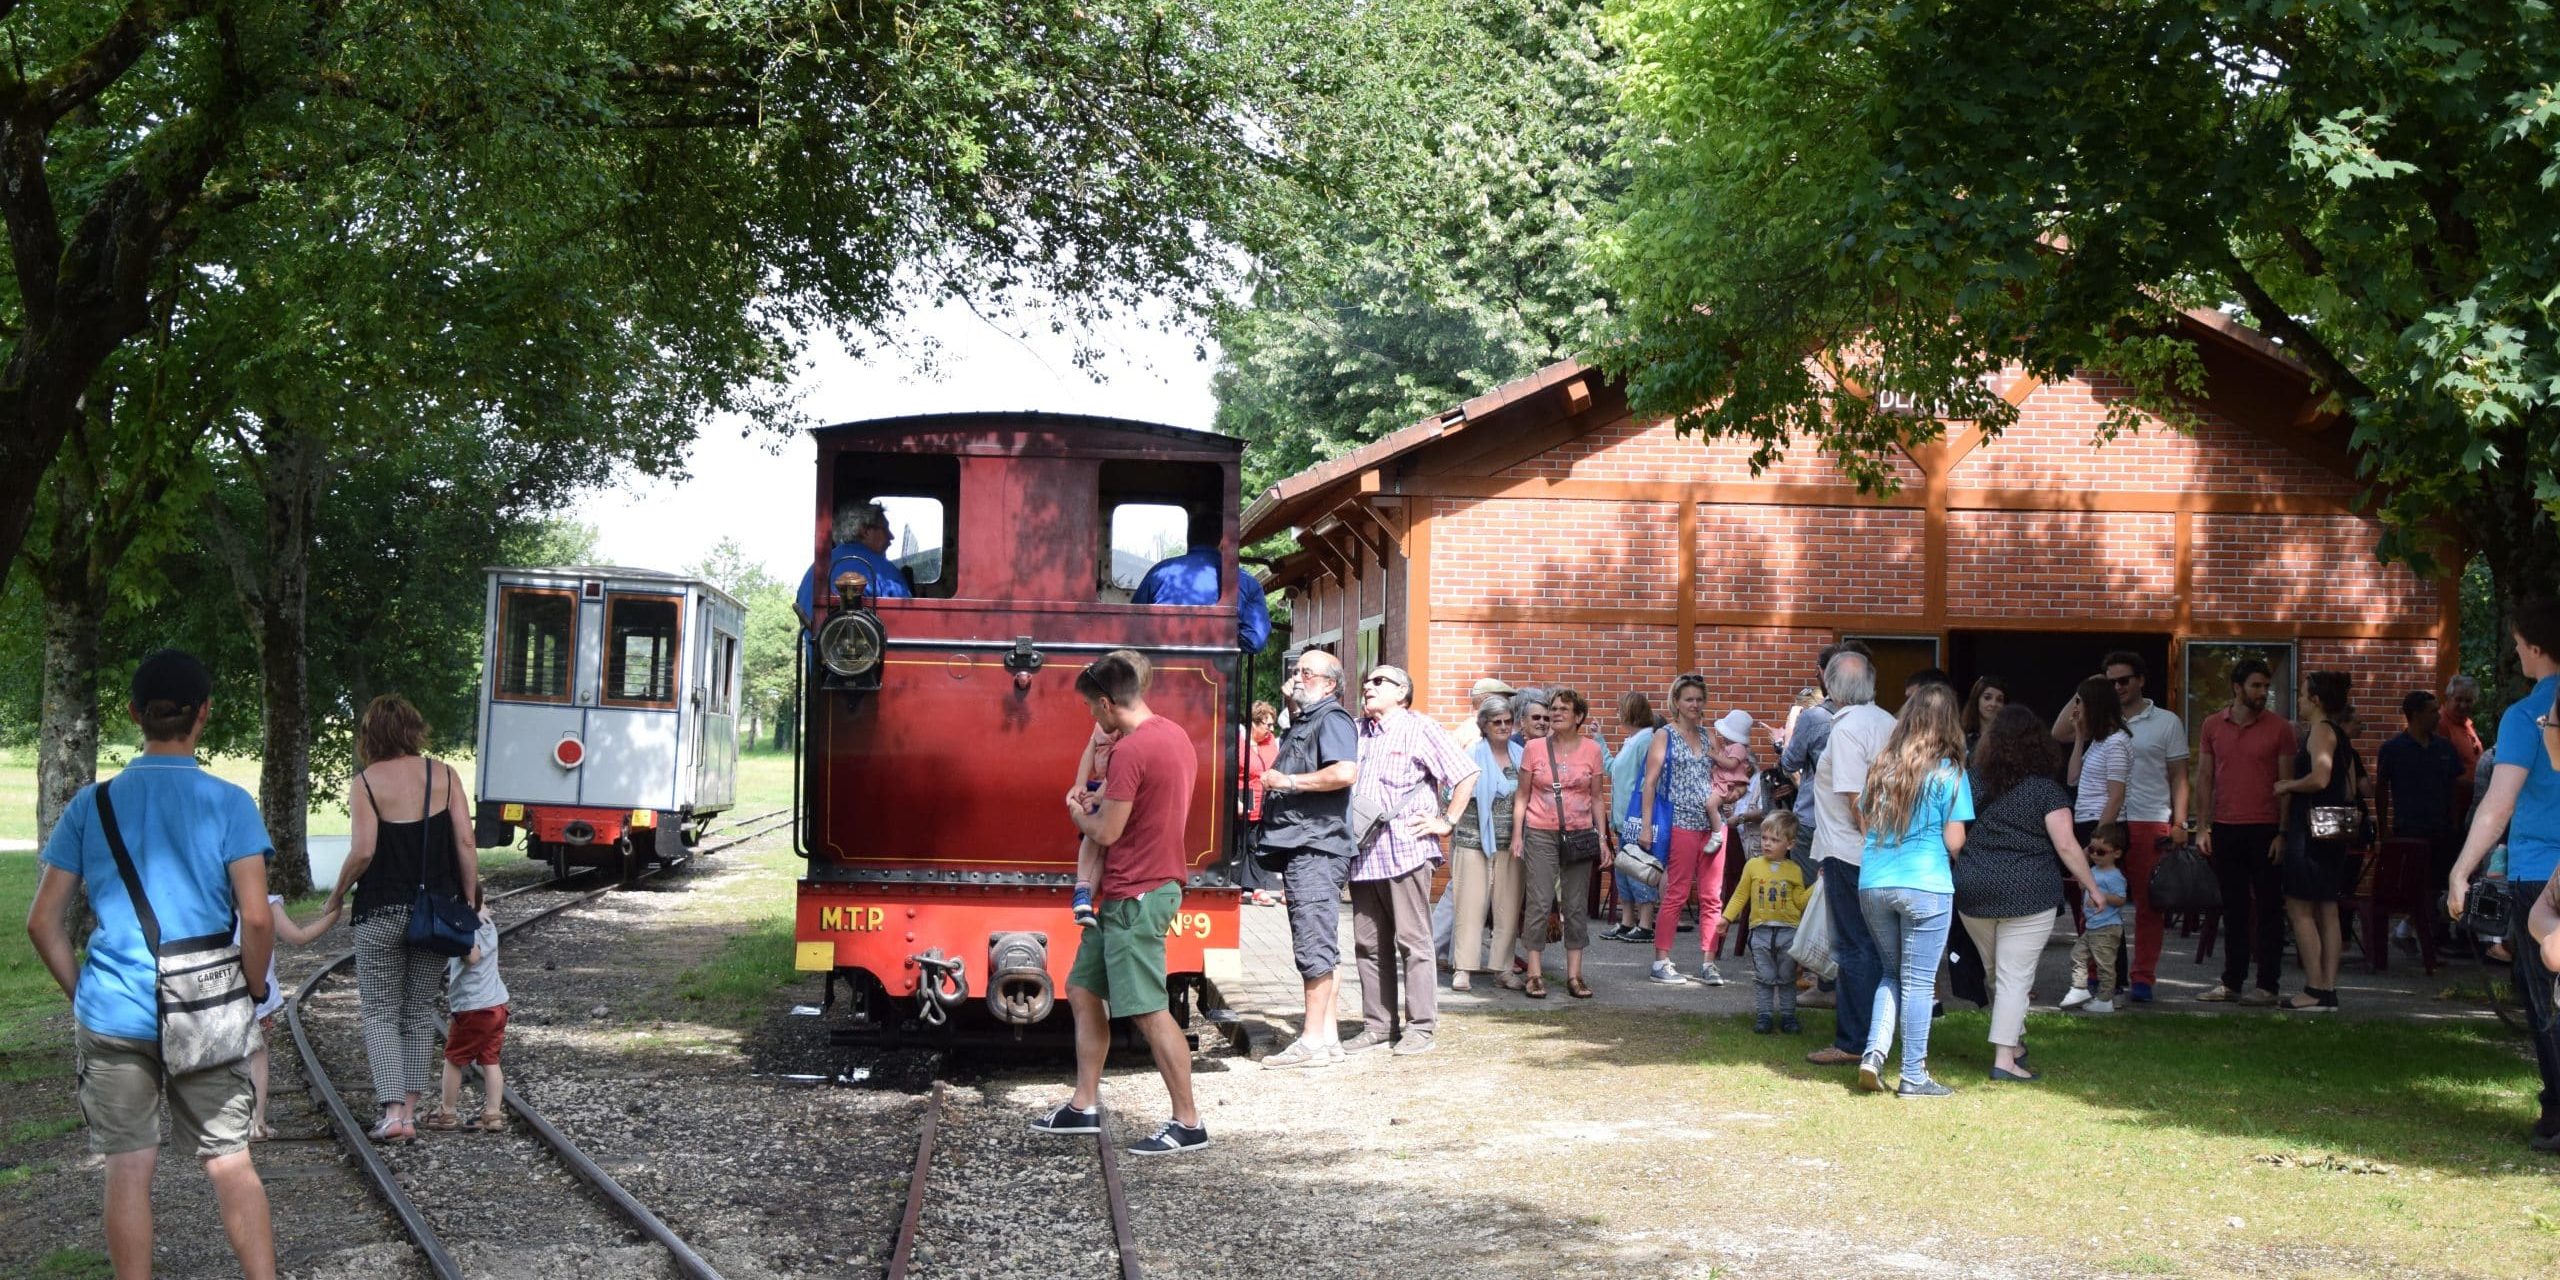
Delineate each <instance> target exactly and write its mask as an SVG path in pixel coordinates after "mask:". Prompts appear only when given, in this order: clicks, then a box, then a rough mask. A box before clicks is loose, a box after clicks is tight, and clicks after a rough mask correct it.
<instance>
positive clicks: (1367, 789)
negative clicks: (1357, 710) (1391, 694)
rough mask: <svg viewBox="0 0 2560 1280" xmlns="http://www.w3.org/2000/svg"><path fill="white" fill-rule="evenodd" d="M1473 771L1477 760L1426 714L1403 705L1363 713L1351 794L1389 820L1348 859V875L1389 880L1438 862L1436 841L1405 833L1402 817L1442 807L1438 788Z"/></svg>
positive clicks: (1434, 811)
mask: <svg viewBox="0 0 2560 1280" xmlns="http://www.w3.org/2000/svg"><path fill="white" fill-rule="evenodd" d="M1474 776H1476V766H1475V762H1474V761H1473V760H1470V759H1468V758H1467V756H1466V753H1465V752H1462V751H1460V750H1458V744H1457V743H1456V742H1455V741H1453V740H1451V739H1450V737H1449V732H1448V730H1446V729H1443V728H1441V727H1440V726H1439V725H1437V724H1435V723H1433V722H1432V721H1431V720H1430V719H1429V718H1428V717H1426V716H1423V715H1421V714H1419V713H1417V712H1415V711H1413V710H1412V709H1410V708H1407V707H1398V708H1396V709H1395V710H1393V711H1389V712H1388V713H1387V714H1386V715H1384V716H1382V717H1380V718H1378V719H1375V720H1371V719H1367V718H1365V717H1364V718H1363V719H1362V720H1361V721H1360V780H1359V781H1358V782H1355V783H1353V784H1352V787H1353V794H1354V795H1356V796H1361V797H1365V798H1364V799H1363V800H1362V803H1363V804H1364V805H1365V804H1368V803H1372V802H1374V803H1376V804H1377V805H1378V808H1379V809H1380V810H1381V811H1382V812H1384V813H1385V814H1386V815H1387V820H1386V821H1385V822H1383V823H1380V824H1379V826H1378V834H1377V835H1375V836H1372V837H1371V838H1370V839H1369V842H1368V843H1367V844H1365V845H1362V846H1361V848H1360V852H1359V854H1358V856H1356V857H1354V858H1353V859H1352V860H1351V878H1352V879H1354V880H1393V879H1395V878H1396V877H1398V876H1401V875H1404V874H1405V873H1407V872H1409V871H1412V870H1414V869H1415V868H1417V867H1426V866H1429V865H1431V864H1432V863H1435V862H1438V861H1440V860H1441V855H1440V841H1439V840H1438V839H1437V838H1435V837H1432V836H1427V835H1424V836H1417V835H1412V834H1410V833H1408V832H1407V831H1406V830H1405V820H1406V819H1408V818H1413V817H1427V816H1430V815H1433V814H1437V813H1439V812H1441V801H1440V796H1441V793H1442V792H1445V791H1447V790H1449V789H1450V788H1452V787H1455V786H1457V785H1458V784H1459V783H1461V782H1465V781H1466V780H1467V779H1469V778H1472V777H1474Z"/></svg>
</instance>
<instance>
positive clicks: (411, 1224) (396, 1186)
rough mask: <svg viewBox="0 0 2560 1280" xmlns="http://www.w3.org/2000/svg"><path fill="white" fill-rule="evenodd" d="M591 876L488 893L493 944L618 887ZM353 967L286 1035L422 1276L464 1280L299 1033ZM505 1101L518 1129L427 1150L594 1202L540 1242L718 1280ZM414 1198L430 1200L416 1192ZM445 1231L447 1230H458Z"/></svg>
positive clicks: (778, 819) (288, 1011)
mask: <svg viewBox="0 0 2560 1280" xmlns="http://www.w3.org/2000/svg"><path fill="white" fill-rule="evenodd" d="M790 815H791V811H790V810H788V809H777V810H773V811H771V812H768V813H761V814H755V815H752V816H749V817H744V818H738V819H733V820H731V821H728V822H725V823H723V824H721V825H720V826H719V827H716V828H714V829H712V830H710V831H707V832H705V833H704V834H705V837H706V840H705V843H703V844H701V845H698V846H696V847H694V848H693V849H692V850H691V851H689V852H688V853H687V855H686V856H685V857H684V858H681V859H678V860H676V861H673V862H669V863H666V864H664V865H662V866H660V867H658V868H656V869H655V870H653V871H651V872H649V873H648V874H646V875H643V876H641V877H639V879H638V880H635V881H633V882H632V883H635V884H636V883H640V882H641V881H646V880H650V879H654V878H656V877H658V876H661V875H665V874H667V873H668V872H671V871H674V870H675V869H677V868H679V867H682V866H685V865H688V864H689V863H691V862H692V861H693V860H694V859H695V858H699V857H703V856H705V855H707V854H712V853H717V852H720V851H721V850H723V849H729V848H734V847H736V846H738V845H740V844H743V843H745V842H746V841H748V840H752V839H754V838H755V837H757V836H760V835H763V834H765V833H766V832H768V831H772V830H775V829H777V828H779V827H781V826H783V825H785V824H786V823H788V822H789V821H790ZM596 874H597V873H595V872H592V871H581V872H577V873H573V874H572V875H569V876H566V877H558V878H554V879H550V880H545V881H541V882H539V883H536V884H529V885H523V886H520V887H518V888H515V889H510V890H507V891H506V892H504V893H496V894H491V895H490V897H489V901H490V902H491V903H492V904H493V905H494V904H497V903H499V902H501V901H504V902H507V903H508V904H509V905H508V906H507V907H506V908H505V909H504V910H502V911H500V912H499V930H498V932H499V936H501V937H506V936H509V935H512V934H514V933H516V932H517V931H518V930H521V929H524V928H527V927H529V926H531V925H534V924H537V923H540V922H541V921H543V920H547V919H550V918H551V917H553V916H555V915H558V914H560V913H561V912H563V911H566V910H568V909H570V908H571V907H575V906H579V905H581V904H584V903H587V902H592V901H594V900H595V899H597V898H599V897H602V896H604V895H605V894H607V893H610V892H612V891H613V889H614V888H616V887H617V885H615V884H611V883H607V884H603V885H601V886H600V887H595V888H587V887H584V886H583V885H580V884H578V883H577V882H579V881H582V880H587V879H589V878H590V877H593V876H595V875H596ZM354 959H355V955H354V953H353V952H348V953H346V954H344V955H340V956H338V957H336V958H335V959H333V960H331V961H329V962H328V963H327V964H325V965H323V966H321V967H320V969H319V970H318V971H317V972H315V973H313V974H312V975H311V976H310V978H308V979H306V980H305V981H304V982H303V984H302V987H301V989H300V990H299V991H297V992H295V993H294V997H293V999H291V1000H289V1001H287V1002H286V1003H285V1021H286V1025H287V1026H288V1027H289V1028H290V1030H291V1031H292V1034H293V1045H294V1051H295V1052H296V1053H297V1054H299V1055H300V1056H301V1059H302V1062H303V1070H304V1073H305V1076H306V1078H307V1079H308V1081H309V1083H310V1087H311V1090H312V1092H313V1093H314V1094H316V1095H317V1096H318V1097H319V1099H320V1103H321V1106H322V1107H323V1108H324V1109H325V1110H327V1111H328V1113H329V1116H330V1120H331V1127H332V1128H334V1129H335V1130H336V1132H337V1135H338V1140H339V1142H340V1144H341V1145H343V1146H345V1147H346V1148H347V1150H348V1151H349V1153H350V1154H352V1155H353V1156H354V1157H355V1161H356V1165H357V1167H358V1168H360V1169H362V1170H363V1171H364V1174H365V1177H366V1179H367V1180H368V1181H369V1182H371V1183H372V1184H373V1189H374V1193H375V1194H376V1195H377V1196H378V1197H380V1198H381V1199H382V1201H383V1202H384V1204H385V1205H386V1206H387V1207H388V1208H389V1209H390V1210H391V1213H392V1216H393V1217H395V1218H397V1219H398V1220H399V1222H400V1227H401V1230H402V1231H404V1232H405V1233H407V1235H408V1236H409V1238H410V1240H411V1242H412V1243H414V1244H415V1245H416V1246H417V1248H418V1251H419V1253H420V1255H421V1256H422V1257H423V1259H424V1260H425V1262H426V1264H427V1267H428V1269H429V1270H430V1271H431V1272H432V1273H433V1274H434V1275H435V1276H436V1277H437V1278H438V1280H465V1277H467V1276H468V1275H470V1274H471V1272H470V1271H469V1270H467V1269H466V1268H465V1266H464V1264H463V1262H462V1261H461V1260H460V1259H459V1258H457V1256H456V1254H455V1251H454V1249H453V1248H452V1247H450V1246H449V1245H448V1244H447V1242H446V1239H445V1236H444V1234H443V1233H440V1232H439V1231H438V1230H437V1225H436V1224H435V1223H434V1222H433V1221H431V1220H430V1214H429V1212H428V1211H427V1210H426V1209H425V1208H422V1207H421V1205H420V1204H419V1197H418V1196H414V1195H412V1194H411V1190H410V1187H409V1185H408V1184H405V1183H404V1181H403V1178H402V1172H403V1171H402V1170H400V1169H397V1168H395V1167H394V1162H393V1160H392V1158H391V1157H390V1156H389V1155H388V1154H386V1152H385V1151H383V1150H382V1149H380V1148H377V1147H376V1146H375V1145H374V1144H373V1143H372V1142H371V1141H369V1140H368V1139H367V1138H366V1137H365V1132H366V1127H365V1126H364V1125H363V1124H362V1123H361V1122H360V1121H359V1120H358V1118H357V1116H356V1115H355V1113H354V1111H353V1110H352V1109H351V1108H350V1107H349V1106H348V1105H347V1102H346V1099H345V1097H344V1095H342V1094H341V1093H340V1092H339V1090H338V1087H337V1085H336V1083H335V1082H334V1081H333V1080H331V1079H330V1076H329V1073H328V1070H327V1069H326V1067H325V1066H323V1065H322V1061H321V1057H320V1055H319V1053H318V1052H317V1051H316V1049H315V1047H314V1044H313V1037H312V1034H311V1031H310V1029H309V1028H307V1027H306V1026H305V1022H304V1010H305V1006H306V1004H307V1003H308V1002H310V1001H311V1000H312V998H313V996H314V994H315V993H316V992H318V991H319V990H320V987H321V984H322V983H323V982H324V981H325V980H327V979H328V978H329V977H330V976H331V975H332V974H334V973H336V972H337V971H338V970H340V969H342V968H346V967H347V966H349V965H350V964H351V963H352V962H353V960H354ZM332 994H333V997H336V998H337V1001H338V1003H340V1004H342V1005H345V1006H347V1007H348V1008H349V1009H352V1007H353V1002H354V996H353V992H352V991H346V992H343V993H332ZM505 1102H506V1106H507V1109H508V1110H510V1111H512V1112H513V1113H514V1114H515V1116H516V1117H517V1119H518V1121H520V1123H519V1124H511V1125H510V1126H509V1128H508V1132H507V1133H506V1134H505V1135H503V1136H501V1135H472V1136H470V1137H467V1138H465V1137H462V1136H460V1135H454V1136H451V1137H448V1138H446V1139H445V1140H443V1141H440V1142H437V1143H435V1144H434V1146H436V1147H438V1148H448V1149H450V1150H452V1151H453V1152H454V1153H455V1157H456V1158H457V1159H458V1160H459V1161H460V1162H461V1163H464V1164H468V1165H473V1166H477V1167H478V1168H479V1169H480V1170H483V1171H485V1172H486V1174H487V1176H491V1177H496V1178H503V1179H506V1183H505V1185H506V1186H507V1188H508V1189H509V1191H510V1192H514V1191H517V1190H520V1189H522V1188H525V1187H526V1186H528V1185H530V1184H532V1183H533V1182H534V1181H535V1179H533V1178H529V1177H527V1176H526V1175H525V1172H524V1171H525V1170H526V1169H528V1168H533V1169H539V1168H540V1167H541V1166H542V1164H543V1162H545V1161H548V1162H549V1163H551V1164H552V1165H554V1166H556V1167H557V1168H558V1169H559V1170H560V1171H561V1172H562V1173H564V1174H565V1175H567V1176H568V1177H569V1178H572V1179H574V1180H575V1181H576V1182H577V1183H579V1184H580V1185H582V1186H583V1187H585V1188H586V1190H587V1192H588V1193H589V1194H590V1195H592V1197H593V1199H592V1200H588V1199H586V1198H584V1197H581V1196H579V1195H577V1194H576V1193H574V1192H572V1193H569V1194H568V1195H567V1196H565V1197H562V1198H560V1202H559V1203H558V1204H556V1205H554V1206H552V1211H551V1212H549V1213H547V1214H546V1215H545V1220H544V1221H543V1222H542V1223H540V1224H539V1226H540V1228H541V1229H543V1230H544V1231H545V1233H546V1238H547V1239H550V1240H554V1241H557V1240H560V1239H569V1238H576V1237H577V1235H578V1234H579V1233H583V1234H584V1235H585V1236H586V1237H588V1238H603V1237H605V1235H606V1233H608V1232H610V1233H613V1234H617V1235H619V1234H623V1233H624V1232H626V1231H627V1232H630V1233H636V1234H637V1236H638V1237H639V1238H641V1239H643V1240H645V1241H647V1242H649V1244H650V1245H652V1246H654V1247H655V1248H656V1249H657V1250H658V1251H660V1252H661V1253H662V1254H663V1255H664V1257H663V1263H662V1265H661V1266H660V1267H658V1268H656V1269H657V1270H658V1271H659V1272H660V1274H666V1275H674V1276H681V1277H685V1278H686V1280H720V1273H719V1272H718V1271H716V1270H714V1269H713V1268H712V1266H711V1265H710V1264H709V1263H708V1262H705V1261H704V1260H703V1259H702V1257H701V1256H700V1255H699V1254H696V1253H695V1252H694V1251H693V1249H692V1248H691V1246H689V1245H687V1244H686V1243H685V1242H684V1241H683V1240H681V1239H679V1238H678V1237H677V1236H676V1234H675V1232H674V1231H672V1230H670V1229H669V1228H668V1227H667V1225H666V1223H665V1222H664V1221H662V1220H660V1219H659V1217H658V1216H657V1215H656V1214H655V1213H653V1212H651V1211H650V1210H649V1208H648V1206H646V1205H644V1204H642V1203H641V1202H640V1201H639V1200H638V1199H637V1198H636V1197H634V1196H632V1195H631V1194H630V1193H629V1192H628V1191H626V1190H624V1189H623V1187H622V1186H621V1184H620V1183H618V1182H616V1181H615V1180H614V1178H613V1176H612V1175H611V1174H609V1173H607V1172H605V1170H604V1169H603V1168H602V1167H601V1166H599V1165H598V1164H597V1163H596V1162H595V1161H594V1160H592V1159H590V1158H589V1157H588V1156H587V1154H586V1153H585V1152H583V1151H581V1150H580V1149H579V1148H578V1145H577V1143H575V1142H574V1141H571V1140H570V1138H569V1137H568V1135H567V1134H564V1133H562V1132H561V1131H560V1129H559V1128H558V1127H557V1126H556V1125H554V1124H552V1123H551V1121H550V1119H549V1118H548V1117H546V1116H544V1115H543V1114H542V1112H541V1111H540V1109H538V1108H536V1107H535V1106H534V1105H533V1104H532V1103H530V1102H528V1101H526V1100H525V1098H524V1097H523V1095H521V1094H519V1093H518V1092H516V1090H515V1089H514V1088H513V1087H509V1088H508V1089H507V1090H506V1093H505ZM443 1154H444V1153H443V1152H441V1151H439V1152H438V1155H440V1156H441V1155H443ZM403 1163H406V1161H403ZM454 1172H455V1171H453V1170H446V1171H444V1173H443V1176H444V1177H445V1178H448V1179H449V1178H451V1177H453V1175H454ZM421 1194H427V1193H426V1192H421ZM511 1198H515V1197H511ZM432 1203H433V1201H432V1200H430V1204H432ZM446 1225H447V1226H448V1228H452V1227H455V1226H457V1225H460V1224H453V1223H448V1224H446ZM559 1232H567V1233H570V1234H569V1235H566V1236H563V1235H559V1234H552V1233H559Z"/></svg>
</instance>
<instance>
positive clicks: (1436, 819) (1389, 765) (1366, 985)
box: [1342, 667, 1476, 1054]
mask: <svg viewBox="0 0 2560 1280" xmlns="http://www.w3.org/2000/svg"><path fill="white" fill-rule="evenodd" d="M1360 693H1361V704H1360V705H1361V719H1360V779H1359V781H1358V782H1356V783H1354V784H1353V790H1352V795H1353V801H1352V808H1353V810H1354V812H1358V811H1360V810H1363V809H1368V808H1371V807H1374V808H1375V809H1376V811H1378V812H1380V813H1384V814H1385V815H1386V816H1387V820H1386V821H1385V822H1383V823H1380V824H1379V826H1378V830H1377V834H1375V835H1373V836H1371V837H1370V838H1369V839H1368V841H1367V842H1366V843H1364V844H1363V845H1361V847H1360V851H1359V854H1358V856H1356V857H1354V858H1353V859H1352V861H1351V949H1352V954H1353V955H1354V957H1356V959H1357V960H1358V962H1359V966H1360V1022H1361V1030H1360V1034H1359V1035H1356V1036H1353V1037H1352V1038H1351V1039H1350V1040H1348V1041H1346V1042H1345V1043H1344V1044H1343V1046H1342V1050H1343V1052H1345V1053H1364V1052H1367V1051H1368V1050H1371V1049H1375V1048H1377V1047H1378V1046H1380V1045H1382V1044H1385V1043H1387V1022H1388V1017H1387V1015H1388V1010H1387V1000H1386V993H1385V991H1384V990H1383V989H1381V988H1380V986H1379V985H1378V979H1379V976H1380V974H1379V970H1380V968H1381V958H1380V952H1381V950H1382V947H1383V946H1385V945H1394V946H1400V947H1403V948H1404V971H1403V977H1402V978H1401V980H1400V981H1399V983H1398V985H1399V986H1400V987H1401V988H1402V995H1403V996H1404V1004H1405V1009H1406V1012H1407V1014H1408V1019H1409V1020H1408V1022H1407V1023H1406V1026H1405V1033H1404V1038H1403V1039H1400V1040H1398V1041H1396V1042H1395V1051H1396V1052H1397V1053H1398V1054H1415V1053H1429V1052H1430V1051H1431V1037H1432V1033H1433V1032H1435V1031H1436V1030H1438V1029H1439V1023H1440V1019H1439V999H1438V996H1439V985H1438V975H1436V974H1434V973H1433V972H1432V965H1433V963H1434V961H1433V959H1432V950H1431V868H1432V866H1433V864H1435V863H1438V862H1439V861H1440V860H1441V852H1440V838H1441V837H1443V836H1446V835H1448V834H1449V832H1450V830H1451V829H1452V828H1454V827H1455V826H1456V825H1457V815H1459V814H1461V813H1463V812H1465V811H1466V807H1467V802H1468V800H1469V798H1470V797H1472V796H1473V795H1474V793H1475V789H1476V766H1475V762H1474V761H1472V760H1470V759H1468V758H1467V756H1466V754H1465V753H1464V752H1461V751H1459V750H1458V744H1457V743H1456V742H1455V741H1454V740H1452V739H1451V738H1450V737H1449V734H1448V731H1446V730H1444V729H1442V728H1441V727H1440V726H1439V725H1438V724H1436V723H1434V722H1433V721H1432V720H1431V719H1430V718H1429V717H1427V716H1424V715H1422V714H1420V713H1418V712H1416V711H1415V710H1414V709H1413V677H1411V676H1408V675H1406V674H1405V673H1404V672H1403V671H1402V670H1399V669H1398V668H1395V667H1378V668H1375V669H1373V670H1371V671H1370V672H1369V678H1368V679H1366V680H1363V681H1361V683H1360ZM1444 791H1445V792H1447V793H1448V797H1449V798H1448V803H1447V804H1446V805H1443V804H1442V803H1441V800H1440V797H1441V793H1442V792H1444ZM1390 933H1392V934H1393V935H1394V942H1393V943H1392V944H1389V943H1387V941H1386V936H1387V935H1388V934H1390Z"/></svg>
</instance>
